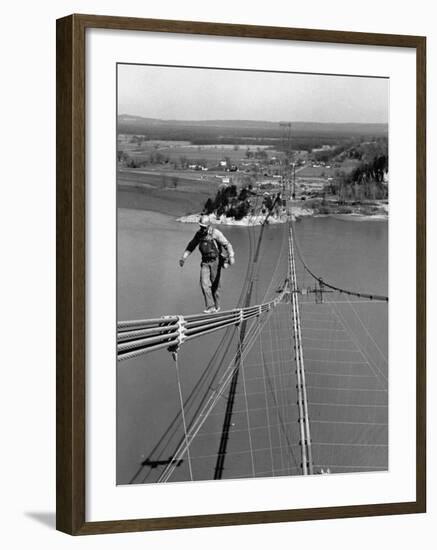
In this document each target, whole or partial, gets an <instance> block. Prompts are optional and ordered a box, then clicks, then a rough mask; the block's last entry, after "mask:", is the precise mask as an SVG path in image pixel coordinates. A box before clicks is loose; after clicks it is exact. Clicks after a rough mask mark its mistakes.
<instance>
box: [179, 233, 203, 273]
mask: <svg viewBox="0 0 437 550" xmlns="http://www.w3.org/2000/svg"><path fill="white" fill-rule="evenodd" d="M198 244H199V238H198V236H197V233H196V235H194V237H193V238H192V239H191V241H190V242H189V243H188V244H187V248H186V249H185V250H184V253H183V254H182V256H181V258H180V260H179V265H180V266H181V267H184V263H185V260H186V259H187V258H188V256H189V255H190V254H191V252H193V250H194V249H195V248H196V246H197V245H198Z"/></svg>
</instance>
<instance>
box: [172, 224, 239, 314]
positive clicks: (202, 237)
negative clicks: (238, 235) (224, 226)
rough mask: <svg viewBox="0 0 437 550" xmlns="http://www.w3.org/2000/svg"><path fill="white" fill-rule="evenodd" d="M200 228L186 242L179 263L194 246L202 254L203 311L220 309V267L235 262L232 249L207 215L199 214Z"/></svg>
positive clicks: (210, 311) (211, 311) (182, 261)
mask: <svg viewBox="0 0 437 550" xmlns="http://www.w3.org/2000/svg"><path fill="white" fill-rule="evenodd" d="M199 225H200V229H199V230H198V231H197V232H196V234H195V235H194V237H193V239H192V240H191V241H190V242H189V243H188V245H187V248H186V249H185V252H184V253H183V254H182V258H181V259H180V260H179V265H180V266H181V267H183V265H184V263H185V260H186V259H187V258H188V256H189V255H190V254H191V252H193V250H194V249H195V248H196V246H198V247H199V251H200V253H201V255H202V261H201V264H200V287H201V288H202V293H203V297H204V298H205V307H206V309H205V310H204V311H205V313H216V312H218V311H220V304H219V298H220V275H221V270H222V268H224V269H226V268H227V267H228V266H229V265H233V264H234V262H235V258H234V249H233V248H232V245H231V243H230V242H229V241H228V240H227V238H226V237H225V236H224V235H223V233H222V232H221V231H219V230H218V229H216V228H215V227H212V226H211V224H210V221H209V217H208V216H201V218H200V221H199Z"/></svg>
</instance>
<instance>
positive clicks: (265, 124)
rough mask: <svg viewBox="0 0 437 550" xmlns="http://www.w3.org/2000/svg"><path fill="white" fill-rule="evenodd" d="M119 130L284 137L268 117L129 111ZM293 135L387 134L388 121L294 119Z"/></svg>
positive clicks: (230, 138)
mask: <svg viewBox="0 0 437 550" xmlns="http://www.w3.org/2000/svg"><path fill="white" fill-rule="evenodd" d="M118 132H119V133H120V134H136V135H143V136H145V137H146V139H150V140H152V139H157V140H158V139H159V140H180V141H190V142H191V143H193V144H197V145H200V144H208V143H209V144H214V143H217V144H218V143H233V144H238V143H254V144H258V145H261V144H267V145H269V144H273V142H277V141H278V140H283V139H284V137H285V130H284V128H283V127H282V126H281V125H280V123H279V122H273V121H268V120H164V119H158V118H145V117H139V116H133V115H129V114H121V115H119V117H118ZM291 134H292V139H293V142H294V144H295V146H296V147H297V148H308V147H316V146H318V145H321V144H324V143H338V142H339V141H340V142H341V141H343V140H348V139H350V138H354V137H364V138H370V137H376V138H377V137H387V136H388V125H387V124H374V123H371V124H360V123H355V122H351V123H321V122H301V121H298V122H292V126H291Z"/></svg>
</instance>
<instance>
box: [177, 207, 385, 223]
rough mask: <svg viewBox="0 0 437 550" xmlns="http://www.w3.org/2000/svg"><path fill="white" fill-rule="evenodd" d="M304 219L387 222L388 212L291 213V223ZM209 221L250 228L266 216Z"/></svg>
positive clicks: (192, 218) (190, 219) (283, 218)
mask: <svg viewBox="0 0 437 550" xmlns="http://www.w3.org/2000/svg"><path fill="white" fill-rule="evenodd" d="M200 216H201V214H189V215H187V216H180V217H179V218H176V221H178V222H180V223H195V224H197V223H199V219H200ZM306 217H313V218H335V219H338V220H345V221H356V222H361V221H378V222H382V221H388V210H381V211H378V212H375V213H374V214H367V213H366V214H364V213H360V212H348V213H342V212H335V211H333V212H330V213H326V214H321V213H319V212H317V211H316V210H314V209H312V208H302V207H297V208H296V209H295V211H294V212H293V213H292V219H293V221H299V220H300V219H302V218H306ZM208 218H209V221H210V223H211V224H212V225H231V226H236V227H252V226H258V225H262V224H263V223H264V221H265V219H266V216H265V215H264V214H261V215H256V216H245V217H244V218H242V219H241V220H235V218H227V217H226V216H225V215H222V216H219V217H217V216H216V215H215V214H210V215H209V216H208ZM286 222H287V215H286V214H285V213H283V214H281V215H279V216H274V215H271V216H269V219H268V222H267V223H268V224H272V225H276V224H282V223H286Z"/></svg>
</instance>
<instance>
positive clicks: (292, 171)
mask: <svg viewBox="0 0 437 550" xmlns="http://www.w3.org/2000/svg"><path fill="white" fill-rule="evenodd" d="M279 126H281V128H283V132H284V140H283V144H284V154H285V161H284V171H283V179H285V182H284V184H283V190H285V189H284V188H285V187H286V186H287V187H288V186H291V197H292V198H293V200H294V199H295V198H296V166H295V163H294V162H292V161H293V150H292V148H291V122H280V123H279Z"/></svg>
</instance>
